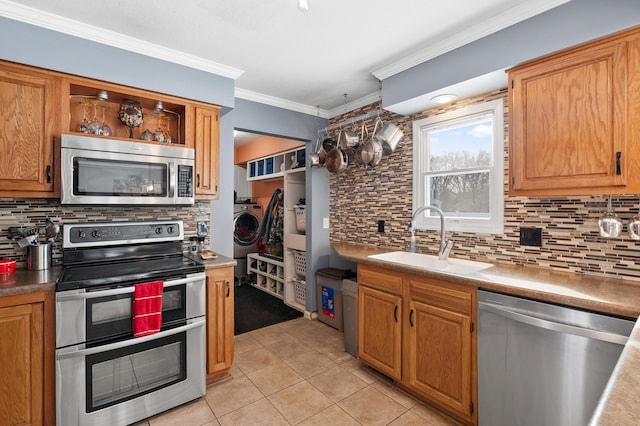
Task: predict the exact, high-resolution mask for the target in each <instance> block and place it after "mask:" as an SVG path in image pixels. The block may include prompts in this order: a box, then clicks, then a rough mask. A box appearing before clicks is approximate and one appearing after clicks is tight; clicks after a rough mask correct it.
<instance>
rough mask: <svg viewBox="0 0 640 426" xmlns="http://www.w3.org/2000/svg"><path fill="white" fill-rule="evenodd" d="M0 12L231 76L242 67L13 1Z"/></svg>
mask: <svg viewBox="0 0 640 426" xmlns="http://www.w3.org/2000/svg"><path fill="white" fill-rule="evenodd" d="M0 16H4V17H6V18H9V19H13V20H16V21H20V22H24V23H27V24H31V25H35V26H38V27H42V28H47V29H49V30H53V31H57V32H60V33H64V34H67V35H71V36H74V37H79V38H82V39H86V40H91V41H94V42H97V43H102V44H106V45H108V46H112V47H117V48H119V49H124V50H127V51H130V52H135V53H139V54H141V55H146V56H150V57H153V58H157V59H161V60H165V61H168V62H172V63H176V64H180V65H184V66H187V67H190V68H195V69H199V70H202V71H206V72H210V73H213V74H217V75H220V76H222V77H227V78H231V79H234V80H235V79H237V78H238V77H239V76H240V75H242V73H243V72H244V71H243V70H240V69H237V68H233V67H229V66H226V65H223V64H219V63H217V62H213V61H208V60H206V59H203V58H200V57H198V56H194V55H188V54H185V53H183V52H179V51H177V50H174V49H168V48H166V47H163V46H159V45H157V44H153V43H148V42H146V41H143V40H139V39H136V38H133V37H129V36H125V35H122V34H118V33H116V32H113V31H109V30H105V29H103V28H98V27H96V26H93V25H89V24H85V23H82V22H78V21H74V20H72V19H68V18H64V17H61V16H59V15H54V14H52V13H49V12H44V11H42V10H38V9H34V8H32V7H28V6H23V5H20V4H16V3H13V2H11V1H8V0H0Z"/></svg>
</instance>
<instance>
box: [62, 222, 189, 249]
mask: <svg viewBox="0 0 640 426" xmlns="http://www.w3.org/2000/svg"><path fill="white" fill-rule="evenodd" d="M183 239H184V226H183V222H182V221H181V220H175V221H160V222H93V223H69V224H64V227H63V241H62V245H63V248H71V247H99V246H107V245H115V244H139V243H146V242H161V241H181V240H183Z"/></svg>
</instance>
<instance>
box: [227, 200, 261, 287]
mask: <svg viewBox="0 0 640 426" xmlns="http://www.w3.org/2000/svg"><path fill="white" fill-rule="evenodd" d="M261 221H262V206H261V205H260V204H256V203H243V204H234V205H233V257H234V259H235V260H236V262H237V265H236V267H235V273H234V275H235V281H236V282H240V278H241V277H242V276H244V275H246V274H247V254H248V253H257V252H258V239H259V236H258V228H259V227H260V222H261Z"/></svg>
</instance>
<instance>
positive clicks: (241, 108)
mask: <svg viewBox="0 0 640 426" xmlns="http://www.w3.org/2000/svg"><path fill="white" fill-rule="evenodd" d="M227 116H232V117H233V118H232V121H233V123H234V126H235V128H236V129H242V130H247V131H251V132H256V133H264V134H267V135H271V136H282V137H285V138H288V139H299V140H301V141H304V142H306V148H307V152H309V151H310V150H311V147H312V145H314V144H315V142H316V138H317V134H318V133H317V132H318V130H319V129H323V128H325V127H326V126H327V125H328V120H326V119H324V118H320V117H316V116H312V115H307V114H302V113H299V112H295V111H290V110H285V109H282V108H276V107H272V106H268V105H264V104H260V103H257V102H251V101H247V100H244V99H236V108H235V109H234V110H233V111H231V112H229V113H228V114H227ZM225 119H226V116H225ZM226 161H227V165H228V167H229V168H230V171H231V173H233V153H231V158H230V159H229V158H227V159H226ZM221 163H224V161H221ZM221 166H222V167H224V166H223V165H221ZM230 176H233V174H231V175H230ZM231 190H233V188H231ZM306 193H307V194H306V195H307V197H306V198H307V209H306V212H307V213H306V214H307V233H306V236H307V237H306V244H307V259H306V261H307V279H306V281H307V299H306V301H307V310H308V311H315V310H316V290H315V289H316V287H315V275H314V274H313V271H315V270H316V269H318V268H323V267H326V266H329V257H330V256H329V254H330V253H329V230H328V229H323V228H322V219H323V218H325V217H327V218H328V217H329V174H328V172H327V170H326V169H324V168H323V169H318V168H310V167H307V171H306ZM226 196H228V197H230V199H231V203H233V192H231V193H230V194H228V195H226ZM220 209H224V212H223V213H224V215H225V217H226V215H227V214H228V215H229V217H230V219H231V222H230V223H231V224H232V223H233V217H232V215H233V212H232V211H227V204H226V203H225V204H224V205H221V206H220V207H219V208H216V207H215V206H214V209H213V210H212V215H213V216H215V217H216V221H215V223H216V226H218V224H220V225H221V223H224V222H227V220H226V219H225V220H223V221H222V222H221V221H220V219H221V216H222V214H223V213H222V212H220ZM231 209H232V207H231ZM212 222H213V221H212ZM221 226H222V225H221ZM218 231H219V232H224V229H220V230H218ZM229 233H230V234H229V235H231V236H233V230H232V229H231V227H229ZM311 235H313V239H312V238H311ZM225 240H226V238H225Z"/></svg>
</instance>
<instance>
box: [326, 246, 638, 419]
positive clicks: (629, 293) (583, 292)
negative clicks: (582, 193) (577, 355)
mask: <svg viewBox="0 0 640 426" xmlns="http://www.w3.org/2000/svg"><path fill="white" fill-rule="evenodd" d="M331 247H332V248H333V249H334V250H335V251H336V253H337V254H338V255H340V256H341V257H343V258H345V259H347V260H350V261H353V262H356V263H362V264H368V265H374V266H380V267H384V268H387V269H391V270H395V271H398V272H407V273H411V274H416V275H423V276H429V277H432V278H438V279H442V280H447V281H451V282H456V283H461V284H467V285H471V286H475V287H477V288H483V289H487V290H494V291H499V292H504V293H508V294H513V295H517V296H523V297H529V298H534V299H538V300H543V301H547V302H553V303H559V304H562V305H567V306H572V307H576V308H581V309H587V310H592V311H598V312H603V313H606V314H611V315H618V316H624V317H628V318H632V319H633V320H635V321H636V324H635V327H634V329H633V331H632V333H631V336H630V337H629V340H628V341H627V344H626V345H625V347H624V350H623V351H622V354H621V356H620V359H619V360H618V363H617V365H616V368H615V370H614V371H613V373H612V375H611V378H610V379H609V383H608V384H607V388H606V389H605V391H604V393H603V395H602V397H601V399H600V402H599V404H598V407H597V409H596V412H595V414H594V417H593V419H592V421H591V425H607V426H608V425H616V426H618V425H636V424H637V423H638V421H637V419H638V418H639V417H640V404H639V403H638V400H637V397H636V394H635V392H636V391H637V389H638V388H640V374H638V371H640V321H638V316H640V283H636V282H633V281H631V280H625V279H617V278H603V277H594V276H589V275H582V274H572V273H567V272H558V271H551V270H548V269H542V268H533V267H517V266H510V265H501V264H497V265H494V267H493V268H490V269H486V270H484V271H481V272H478V273H475V274H469V275H465V276H461V275H450V274H445V273H440V272H431V271H424V270H422V269H419V268H413V267H409V266H404V265H399V264H392V263H389V262H385V261H380V260H376V259H371V258H369V257H368V256H369V255H372V254H379V253H385V252H388V251H398V249H394V248H385V247H377V246H369V245H365V244H353V243H338V242H336V243H332V244H331Z"/></svg>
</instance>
